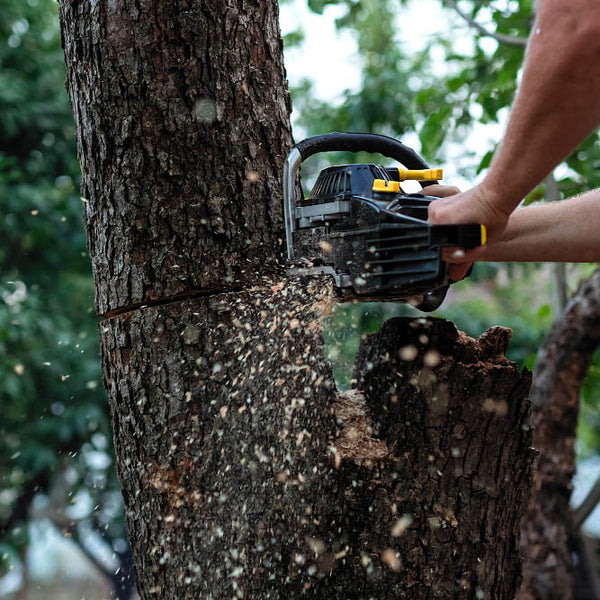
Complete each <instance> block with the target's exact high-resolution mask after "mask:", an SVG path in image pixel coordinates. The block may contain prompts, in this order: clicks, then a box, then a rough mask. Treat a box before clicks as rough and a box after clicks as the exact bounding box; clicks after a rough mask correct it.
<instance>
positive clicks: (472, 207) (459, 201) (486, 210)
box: [426, 185, 510, 239]
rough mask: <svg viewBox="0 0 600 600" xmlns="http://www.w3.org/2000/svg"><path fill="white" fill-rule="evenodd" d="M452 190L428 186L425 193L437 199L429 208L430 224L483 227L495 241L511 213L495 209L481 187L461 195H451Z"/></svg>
mask: <svg viewBox="0 0 600 600" xmlns="http://www.w3.org/2000/svg"><path fill="white" fill-rule="evenodd" d="M452 190H457V188H455V187H453V186H444V185H430V186H427V188H426V193H427V194H428V195H430V196H440V198H441V199H440V200H436V201H435V202H432V203H431V204H430V205H429V222H430V223H438V224H442V223H447V224H468V223H477V224H478V225H485V226H486V228H487V231H488V237H489V238H492V239H493V238H497V237H498V236H500V234H501V233H502V232H503V231H504V229H505V228H506V223H507V222H508V217H509V215H510V213H506V212H503V211H502V210H501V209H499V208H498V207H497V205H498V203H497V202H494V201H493V200H492V198H491V196H490V194H489V193H488V192H486V191H485V189H484V188H483V187H482V186H476V187H474V188H472V189H470V190H468V191H466V192H463V193H457V192H454V193H452Z"/></svg>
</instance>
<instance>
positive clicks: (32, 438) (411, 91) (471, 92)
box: [0, 0, 600, 576]
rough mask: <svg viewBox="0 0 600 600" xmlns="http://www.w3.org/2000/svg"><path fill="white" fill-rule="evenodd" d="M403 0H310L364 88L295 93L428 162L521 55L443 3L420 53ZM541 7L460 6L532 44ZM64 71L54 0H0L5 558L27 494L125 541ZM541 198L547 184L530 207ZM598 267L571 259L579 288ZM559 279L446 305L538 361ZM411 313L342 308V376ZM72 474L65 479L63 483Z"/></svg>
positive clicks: (590, 405)
mask: <svg viewBox="0 0 600 600" xmlns="http://www.w3.org/2000/svg"><path fill="white" fill-rule="evenodd" d="M408 3H409V2H407V1H404V2H401V1H398V0H361V1H358V0H308V5H309V7H310V9H311V10H312V11H314V12H315V13H317V14H320V13H322V12H323V11H325V10H327V9H328V5H338V6H341V7H342V8H343V11H342V16H341V17H340V18H339V19H338V21H337V26H338V28H339V29H340V30H345V31H348V32H351V34H352V35H353V36H354V38H355V40H356V44H357V48H358V53H359V56H360V61H361V78H362V84H361V86H360V89H359V90H358V91H346V92H345V93H344V94H343V97H342V99H341V101H340V102H339V103H336V104H335V105H330V104H327V103H325V102H322V101H319V100H317V99H315V97H314V93H313V90H312V84H311V82H310V81H309V80H306V81H303V82H302V83H301V85H299V86H297V87H296V88H295V89H293V90H292V95H293V99H294V106H295V109H296V111H297V113H298V119H297V126H299V127H300V128H302V129H303V130H304V131H306V132H307V134H313V133H321V132H326V131H332V130H338V131H370V132H374V133H384V134H386V135H392V136H397V137H402V136H403V135H404V134H405V133H407V132H410V131H417V132H418V134H419V139H420V143H421V151H422V153H423V154H424V155H425V157H426V158H427V159H429V160H435V161H436V164H443V163H444V161H445V160H446V159H447V150H448V147H449V146H448V143H449V142H455V143H456V142H458V143H460V142H461V141H462V140H464V139H465V137H466V136H467V134H468V132H469V131H470V130H471V128H472V127H474V126H476V125H477V124H478V123H488V122H494V121H497V120H499V119H501V117H502V115H503V114H504V113H505V111H506V110H507V108H508V107H509V105H510V103H511V101H512V98H513V95H514V92H515V85H516V80H517V72H518V69H519V66H520V64H521V61H522V58H523V48H522V47H519V46H512V45H506V44H499V43H495V42H491V41H490V38H489V37H486V36H484V35H481V34H480V33H477V32H476V31H474V30H473V29H470V28H469V27H468V26H467V25H466V23H465V22H464V21H463V20H461V19H460V18H459V17H458V16H457V15H456V14H455V13H454V11H453V10H451V9H450V8H443V6H442V5H443V4H444V3H445V2H444V1H442V0H440V8H439V10H445V11H446V15H447V18H448V22H449V23H450V24H451V25H450V26H449V28H448V31H447V32H444V33H442V34H440V35H438V36H434V37H432V38H431V40H430V42H429V44H428V45H427V46H426V47H425V48H424V49H423V50H420V51H419V52H418V53H417V52H414V51H413V50H412V49H411V48H410V47H409V46H408V45H407V44H406V43H405V41H404V40H402V39H400V38H399V34H398V31H399V30H398V28H397V27H395V26H394V23H396V22H398V20H399V19H400V18H401V15H402V11H403V10H404V7H405V5H406V4H408ZM413 4H414V3H413ZM532 4H533V1H532V0H520V1H516V0H498V1H495V2H490V1H485V2H484V1H481V0H464V1H462V2H460V6H461V7H462V8H463V9H464V10H466V11H467V13H468V15H469V17H470V18H472V19H475V20H477V21H478V22H480V23H482V24H484V25H485V26H486V27H487V28H488V29H489V30H490V31H495V32H499V33H503V34H505V35H511V36H527V34H528V32H529V28H530V26H531V22H532ZM424 27H426V20H424ZM461 28H462V30H461ZM459 34H460V35H463V36H464V35H468V36H471V37H472V39H473V43H472V46H471V51H470V52H464V51H463V52H462V53H459V52H458V51H457V49H456V44H455V43H454V38H455V37H456V36H457V35H459ZM303 40H304V35H303V32H302V31H301V30H297V31H294V32H290V33H289V34H288V35H287V36H286V40H285V41H286V45H287V47H288V48H289V47H293V46H298V45H301V44H302V43H303ZM440 53H441V54H440ZM440 55H441V56H443V60H442V61H440V58H439V57H440ZM64 79H65V75H64V65H63V55H62V51H61V48H60V39H59V31H58V17H57V4H56V2H55V1H54V0H19V1H14V0H0V206H1V210H0V373H1V376H0V408H1V415H2V416H1V418H0V478H1V481H2V484H1V486H0V538H1V539H0V544H2V546H1V548H2V549H3V551H2V552H0V556H2V557H3V559H4V566H5V568H8V566H9V564H10V563H11V561H14V557H15V556H18V555H21V556H22V555H23V552H24V549H25V548H26V545H27V543H28V537H27V531H28V530H27V527H26V519H27V514H26V512H23V513H22V514H20V513H19V512H18V511H17V510H16V509H17V507H18V506H19V505H20V504H19V503H22V502H24V501H25V502H28V503H29V504H31V505H33V503H34V500H35V502H37V504H41V505H42V506H44V505H47V504H48V503H49V502H51V501H52V502H55V501H56V497H57V496H59V497H60V496H61V494H60V493H57V489H58V492H62V502H63V506H62V509H63V510H64V511H66V512H67V513H68V511H69V510H70V508H69V507H70V506H71V505H72V504H75V503H77V504H78V505H81V504H82V502H83V505H84V506H87V507H88V508H87V509H85V510H83V512H80V517H81V518H82V519H84V520H86V521H87V522H89V523H90V524H92V526H93V527H95V528H96V529H97V530H98V531H102V532H104V534H105V535H106V537H108V539H109V541H112V542H115V541H116V540H119V539H122V538H123V535H124V530H123V521H122V509H121V506H120V502H119V500H118V498H119V492H118V486H117V483H116V478H115V475H114V469H113V468H112V448H111V442H110V439H111V437H110V431H109V419H108V414H107V406H106V399H105V394H104V392H103V390H102V386H101V374H100V360H99V352H98V336H97V322H96V318H95V317H94V312H93V286H92V281H91V273H90V265H89V259H88V256H87V251H86V245H85V236H84V232H83V227H82V224H81V202H82V200H81V199H80V197H79V194H78V188H79V171H78V165H77V160H76V149H75V142H74V125H73V121H72V117H71V111H70V107H69V105H68V101H67V97H66V93H65V90H64ZM492 152H493V148H483V149H481V151H479V150H477V151H476V152H473V153H472V167H471V168H470V169H468V170H467V171H466V173H465V174H466V175H467V176H469V177H471V178H474V177H475V176H476V175H477V173H478V172H480V171H481V170H482V169H485V168H486V166H487V165H488V164H489V160H490V158H491V155H492ZM332 158H333V160H334V161H336V160H344V161H345V160H348V159H351V160H362V159H363V158H364V157H361V156H351V157H339V156H334V157H332ZM515 160H518V157H515ZM567 162H568V166H569V170H568V171H565V173H567V175H566V176H565V177H564V178H563V179H562V180H561V182H560V185H561V189H562V191H563V192H564V194H565V195H567V196H568V195H572V194H574V193H577V192H579V191H582V190H583V189H588V188H591V187H595V186H598V185H600V181H599V180H598V168H597V167H598V165H599V164H600V144H599V142H598V138H597V136H593V137H592V138H590V139H589V140H588V141H586V142H585V144H583V146H582V147H581V149H580V150H579V151H578V152H576V153H575V154H574V155H573V156H572V157H570V158H569V160H568V161H567ZM312 169H313V171H314V170H315V167H312ZM310 170H311V167H308V168H307V170H306V171H307V173H308V174H309V173H310ZM539 196H540V191H538V192H536V194H534V195H532V198H531V199H530V200H535V199H536V198H538V197H539ZM586 272H589V269H588V270H587V271H586V269H580V268H573V269H571V272H570V282H571V284H572V286H573V287H574V286H575V285H576V283H577V281H578V280H579V279H580V278H581V277H583V276H584V275H585V274H586ZM551 288H552V278H551V277H550V276H549V274H548V269H547V268H545V267H543V266H539V265H529V266H518V267H507V266H506V265H494V264H490V265H479V266H477V267H476V269H475V271H474V274H473V276H472V278H471V279H470V281H468V282H464V283H461V284H459V285H457V286H455V290H454V292H453V294H452V296H451V297H450V298H449V301H448V302H447V303H446V304H445V305H444V306H443V307H442V309H441V310H440V311H438V314H439V316H442V317H445V318H448V319H451V320H454V321H455V322H456V323H457V324H458V326H459V327H460V328H461V329H463V330H465V331H466V332H467V333H469V334H471V335H473V336H478V335H479V334H481V333H482V332H483V331H484V330H485V329H486V328H487V327H489V326H491V325H494V324H502V325H506V326H509V327H512V328H513V331H514V338H513V343H512V347H511V358H513V359H515V360H518V361H519V363H520V364H522V365H527V366H529V367H530V368H531V367H532V366H533V363H534V360H535V355H536V352H537V349H538V348H539V346H540V344H541V343H542V341H543V339H544V336H545V334H546V332H547V331H548V329H549V327H550V326H551V323H552V322H553V320H554V318H556V316H557V311H556V309H555V308H554V307H553V304H552V302H551V301H550V300H549V299H550V298H551V296H552V289H551ZM410 311H411V309H410V308H409V307H406V306H398V305H389V304H363V305H348V306H341V307H339V309H338V310H337V311H336V314H335V315H334V316H333V317H332V320H331V326H330V328H329V331H328V348H329V351H330V354H331V358H332V362H333V364H334V368H335V371H336V374H337V377H338V380H339V381H340V383H341V385H349V383H350V375H351V365H352V362H353V359H354V353H355V351H356V348H357V346H358V343H359V341H360V338H361V337H362V336H363V335H364V334H365V333H369V332H372V331H375V330H377V329H378V328H379V327H380V325H381V323H382V322H383V320H384V319H386V318H389V317H390V316H394V315H399V314H408V313H409V312H410ZM599 392H600V363H599V362H598V361H595V363H594V364H593V365H592V368H591V369H590V375H589V377H588V380H587V382H586V385H585V388H584V391H583V400H584V406H583V412H582V414H583V419H582V425H581V431H580V440H581V449H582V454H584V455H585V454H591V453H596V452H597V449H598V444H599V437H598V435H599V432H600V412H599V410H598V406H599V403H598V398H599ZM65 481H67V482H68V483H69V489H68V490H64V489H63V490H61V489H59V488H60V487H61V486H64V482H65ZM80 510H82V509H80ZM19 516H20V517H22V518H16V517H19ZM1 575H2V571H0V576H1Z"/></svg>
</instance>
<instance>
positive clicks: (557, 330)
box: [519, 270, 600, 600]
mask: <svg viewBox="0 0 600 600" xmlns="http://www.w3.org/2000/svg"><path fill="white" fill-rule="evenodd" d="M599 345H600V270H596V271H595V272H594V274H593V275H592V276H591V277H590V278H589V279H587V280H586V281H585V282H584V283H583V284H582V285H581V286H580V288H579V289H578V291H577V292H576V294H575V295H574V296H573V298H572V300H571V301H570V302H569V304H568V305H567V307H566V309H565V312H564V314H563V315H562V316H561V318H560V319H558V320H557V321H556V323H555V324H554V326H553V328H552V330H551V331H550V334H549V335H548V338H547V340H546V341H545V343H544V346H543V348H542V349H541V350H540V353H539V355H538V360H537V363H536V367H535V380H534V384H533V386H532V388H531V401H532V408H533V418H532V422H533V426H534V431H535V434H534V445H535V448H536V450H537V451H538V452H539V458H538V460H537V468H536V472H535V478H534V487H533V493H532V495H531V499H530V502H529V507H528V510H527V516H526V519H525V520H524V523H523V552H524V555H525V563H524V567H525V568H524V581H523V587H522V589H521V591H520V593H519V599H522V600H532V599H535V600H569V599H570V598H572V597H573V572H574V565H573V553H574V552H576V551H577V550H578V548H580V547H581V546H582V544H583V540H581V539H579V537H578V536H579V533H578V532H576V531H575V528H574V527H573V521H572V517H571V511H570V508H569V499H570V497H571V489H572V485H571V479H572V477H573V474H574V473H575V438H576V433H577V420H578V416H579V390H580V388H581V384H582V382H583V379H584V377H585V375H586V373H587V370H588V367H589V364H590V361H591V359H592V357H593V354H594V352H595V350H596V349H597V348H598V346H599Z"/></svg>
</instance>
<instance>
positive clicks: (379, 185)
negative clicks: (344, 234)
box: [373, 179, 400, 192]
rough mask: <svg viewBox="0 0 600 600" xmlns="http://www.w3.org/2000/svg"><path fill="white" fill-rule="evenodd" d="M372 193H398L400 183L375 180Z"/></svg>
mask: <svg viewBox="0 0 600 600" xmlns="http://www.w3.org/2000/svg"><path fill="white" fill-rule="evenodd" d="M373 191H374V192H399V191H400V183H399V182H398V181H386V180H385V179H375V181H373Z"/></svg>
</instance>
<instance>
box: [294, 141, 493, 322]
mask: <svg viewBox="0 0 600 600" xmlns="http://www.w3.org/2000/svg"><path fill="white" fill-rule="evenodd" d="M330 151H348V152H369V153H374V154H375V153H378V154H382V155H384V156H386V157H389V158H392V159H394V160H396V161H398V162H399V163H400V164H401V165H402V166H401V167H383V166H381V165H379V164H350V165H338V166H333V167H329V168H326V169H324V170H323V171H321V173H320V175H319V176H318V178H317V181H316V183H315V185H314V187H313V188H312V191H311V192H310V195H309V196H308V197H307V198H304V199H302V197H301V194H299V190H300V188H299V186H298V183H297V180H298V173H299V170H300V164H301V163H302V161H304V160H306V159H307V158H308V157H309V156H312V155H314V154H317V153H320V152H330ZM441 178H442V170H441V169H430V168H429V167H428V165H427V163H426V162H425V160H424V159H423V158H421V157H420V156H419V155H418V154H417V153H416V152H415V151H414V150H412V149H411V148H409V147H408V146H405V145H404V144H402V143H401V142H399V141H398V140H395V139H393V138H390V137H387V136H382V135H374V134H369V133H337V132H335V133H328V134H324V135H316V136H313V137H309V138H307V139H305V140H303V141H301V142H299V143H298V144H296V145H295V146H294V147H293V148H292V150H291V152H290V153H289V155H288V157H287V160H286V162H285V164H284V170H283V197H284V200H283V201H284V218H285V230H286V243H287V252H288V258H289V260H290V263H291V265H292V266H291V268H290V271H289V272H290V274H294V275H318V274H326V275H330V276H332V277H333V279H334V281H335V285H336V288H337V289H338V292H339V294H341V297H342V300H344V301H352V300H360V301H391V302H409V303H411V304H412V305H413V306H416V308H418V309H419V310H421V311H424V312H431V311H433V310H435V309H436V308H438V307H439V306H440V305H441V303H442V302H443V301H444V298H445V297H446V293H447V291H448V287H449V285H450V284H451V283H454V282H452V281H451V280H450V278H449V276H448V265H447V263H446V262H444V261H443V260H442V248H444V247H459V248H465V249H467V248H475V247H477V246H480V245H483V244H485V242H486V230H485V227H484V226H483V225H477V224H465V225H434V224H431V223H428V222H427V207H428V206H429V204H430V203H431V202H433V201H434V200H437V199H438V198H437V197H433V196H427V195H425V194H424V193H405V192H404V190H403V189H402V188H401V186H400V184H401V183H402V182H404V181H407V180H415V181H419V183H420V185H421V187H422V188H423V190H424V191H425V190H426V188H427V186H428V185H431V184H434V183H437V179H441Z"/></svg>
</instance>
